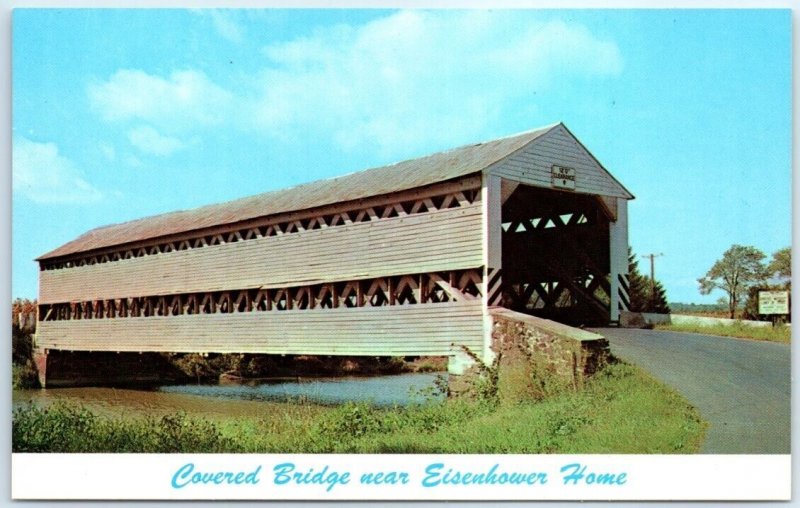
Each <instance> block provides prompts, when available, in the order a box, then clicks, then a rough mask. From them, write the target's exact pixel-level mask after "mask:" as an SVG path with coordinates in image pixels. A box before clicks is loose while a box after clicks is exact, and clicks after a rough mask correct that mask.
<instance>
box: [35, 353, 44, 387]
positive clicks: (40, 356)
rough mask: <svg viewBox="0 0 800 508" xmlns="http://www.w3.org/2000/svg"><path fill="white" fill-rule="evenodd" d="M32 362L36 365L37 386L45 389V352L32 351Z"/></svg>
mask: <svg viewBox="0 0 800 508" xmlns="http://www.w3.org/2000/svg"><path fill="white" fill-rule="evenodd" d="M33 362H34V363H35V364H36V372H37V373H38V375H39V385H40V386H41V387H42V388H45V387H46V386H47V350H46V349H34V350H33Z"/></svg>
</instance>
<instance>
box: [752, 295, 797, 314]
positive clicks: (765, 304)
mask: <svg viewBox="0 0 800 508" xmlns="http://www.w3.org/2000/svg"><path fill="white" fill-rule="evenodd" d="M758 313H759V314H788V313H789V292H788V291H759V292H758Z"/></svg>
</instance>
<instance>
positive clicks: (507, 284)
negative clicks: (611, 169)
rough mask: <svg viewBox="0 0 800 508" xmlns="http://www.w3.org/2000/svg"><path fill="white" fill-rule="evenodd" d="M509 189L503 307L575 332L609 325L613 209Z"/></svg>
mask: <svg viewBox="0 0 800 508" xmlns="http://www.w3.org/2000/svg"><path fill="white" fill-rule="evenodd" d="M503 184H504V189H503V190H504V192H503V194H504V195H507V196H508V198H507V199H506V200H505V201H504V203H503V206H502V230H503V232H502V263H503V265H502V266H503V300H502V302H503V303H502V305H503V306H504V307H506V308H509V309H512V310H515V311H518V312H523V313H526V314H531V315H534V316H538V317H543V318H546V319H552V320H554V321H559V322H561V323H566V324H570V325H607V324H608V322H609V316H610V294H611V287H610V275H609V274H610V272H611V270H610V252H609V224H610V222H611V221H612V220H613V218H614V217H613V215H612V210H610V209H609V208H608V207H607V206H606V204H605V203H604V201H603V198H601V197H600V196H594V195H588V194H576V193H573V192H568V191H557V190H551V189H543V188H537V187H531V186H527V185H522V184H520V185H517V186H516V188H514V189H513V191H512V190H511V189H510V188H509V185H508V183H507V182H503ZM512 185H513V184H512Z"/></svg>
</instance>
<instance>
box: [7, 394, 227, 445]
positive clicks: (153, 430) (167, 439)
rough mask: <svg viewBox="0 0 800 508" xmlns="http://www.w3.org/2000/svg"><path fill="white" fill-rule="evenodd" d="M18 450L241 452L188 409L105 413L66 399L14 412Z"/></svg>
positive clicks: (26, 407) (211, 425) (14, 427)
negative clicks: (129, 416)
mask: <svg viewBox="0 0 800 508" xmlns="http://www.w3.org/2000/svg"><path fill="white" fill-rule="evenodd" d="M12 450H13V451H14V452H34V453H36V452H51V453H178V452H180V453H219V452H225V451H227V452H236V451H237V446H236V445H235V443H234V442H233V441H231V440H230V439H228V438H225V437H223V436H222V434H221V433H220V431H219V429H218V428H217V426H216V425H215V424H213V423H211V422H209V421H206V420H202V419H193V418H188V417H187V416H186V415H185V414H184V413H178V414H175V415H167V416H164V417H162V418H160V419H153V418H147V419H135V420H121V419H120V420H118V419H108V418H102V417H98V416H96V415H94V414H93V413H92V412H90V411H89V410H87V409H85V408H83V407H81V406H75V405H70V404H65V403H63V402H58V403H56V404H54V405H52V406H50V407H48V408H41V407H36V406H33V405H28V406H25V407H21V408H17V409H15V410H14V413H13V426H12Z"/></svg>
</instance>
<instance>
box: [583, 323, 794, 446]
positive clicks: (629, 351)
mask: <svg viewBox="0 0 800 508" xmlns="http://www.w3.org/2000/svg"><path fill="white" fill-rule="evenodd" d="M597 333H600V334H601V335H603V336H605V337H606V338H607V339H608V341H609V343H610V344H611V352H612V353H613V354H614V355H615V356H617V357H619V358H622V359H625V360H627V361H629V362H632V363H635V364H636V365H639V366H640V367H642V368H644V369H645V370H647V371H648V372H650V373H651V374H652V375H653V376H654V377H656V378H657V379H659V380H661V381H663V382H664V383H665V384H667V385H669V386H671V387H672V388H674V389H676V390H677V391H678V392H680V393H681V394H682V395H683V396H684V397H685V398H686V399H687V400H688V401H689V402H690V403H691V404H692V405H693V406H695V407H696V408H697V409H698V410H699V411H700V413H701V415H702V416H703V418H704V419H705V420H707V421H708V422H709V423H710V427H709V429H708V433H707V435H706V440H705V442H704V444H703V446H702V447H701V450H700V452H701V453H766V454H769V453H790V442H791V437H790V431H791V416H790V399H791V395H790V385H791V354H790V348H789V345H788V344H777V343H773V342H764V341H752V340H742V339H731V338H723V337H716V336H712V335H698V334H690V333H678V332H665V331H656V330H633V329H622V328H601V329H597Z"/></svg>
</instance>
